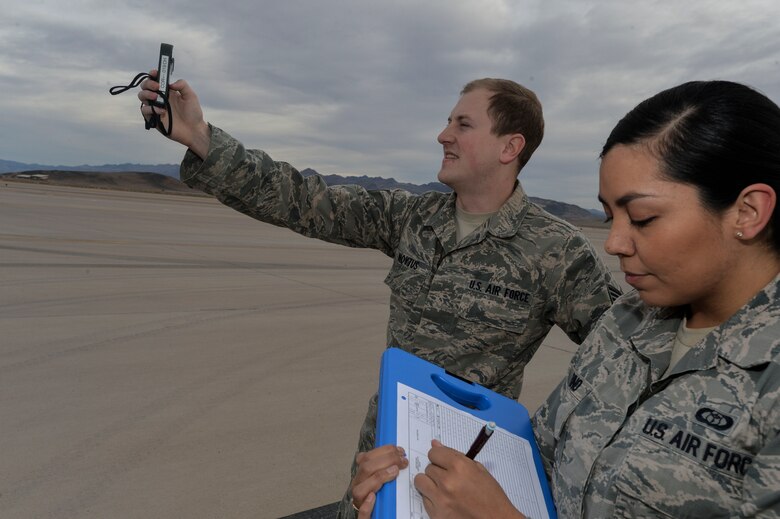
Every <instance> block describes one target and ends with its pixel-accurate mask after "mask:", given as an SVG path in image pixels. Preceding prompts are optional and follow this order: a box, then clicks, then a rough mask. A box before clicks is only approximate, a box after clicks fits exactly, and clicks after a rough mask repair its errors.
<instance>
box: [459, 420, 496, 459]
mask: <svg viewBox="0 0 780 519" xmlns="http://www.w3.org/2000/svg"><path fill="white" fill-rule="evenodd" d="M495 430H496V423H495V422H488V423H486V424H485V426H484V427H482V429H480V430H479V434H478V435H477V438H476V439H475V440H474V443H472V444H471V447H469V451H468V452H467V453H466V457H467V458H469V459H472V460H473V459H474V458H476V457H477V454H479V451H481V450H482V447H484V446H485V444H486V443H487V441H488V440H489V439H490V435H492V434H493V431H495Z"/></svg>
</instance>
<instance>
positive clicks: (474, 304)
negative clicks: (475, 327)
mask: <svg viewBox="0 0 780 519" xmlns="http://www.w3.org/2000/svg"><path fill="white" fill-rule="evenodd" d="M507 290H511V289H504V288H501V289H500V290H499V291H498V293H496V294H489V293H485V292H479V291H474V290H466V291H464V292H463V294H462V295H461V298H460V302H459V305H458V314H459V315H460V317H462V318H463V319H466V320H467V321H471V322H474V323H479V324H483V325H485V326H489V327H491V328H498V329H500V330H505V331H507V332H511V333H517V334H520V333H523V331H524V330H525V328H526V325H527V324H528V318H529V315H530V313H531V309H530V307H531V305H530V303H529V302H527V301H529V300H530V296H529V295H527V294H524V295H522V296H518V297H522V299H520V300H518V299H512V296H513V295H514V294H512V293H507V292H506V291H507Z"/></svg>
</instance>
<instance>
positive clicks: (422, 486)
mask: <svg viewBox="0 0 780 519" xmlns="http://www.w3.org/2000/svg"><path fill="white" fill-rule="evenodd" d="M495 428H496V427H495V424H494V423H491V424H486V425H485V427H483V428H482V430H480V433H479V434H478V435H477V438H476V439H475V440H474V442H473V443H472V445H471V448H469V451H468V452H467V453H466V455H464V454H463V453H462V452H459V451H457V450H455V449H451V448H449V447H445V446H444V445H442V443H441V442H440V441H438V440H433V441H432V442H431V450H429V451H428V461H430V464H429V465H428V466H427V467H426V468H425V472H424V473H420V474H417V475H416V476H415V478H414V486H415V488H416V489H417V491H418V492H420V494H422V496H423V505H424V506H425V511H426V512H427V513H428V515H429V516H430V517H431V519H440V518H453V517H457V518H472V517H473V518H475V519H476V518H481V517H501V518H502V519H525V516H524V515H523V514H522V513H520V511H519V510H517V509H516V508H515V507H514V506H513V505H512V503H511V501H509V498H508V497H507V496H506V494H505V493H504V490H503V489H502V488H501V486H500V485H499V484H498V482H497V481H496V480H495V479H494V478H493V476H491V475H490V473H489V472H488V471H487V469H486V468H485V467H484V466H483V465H482V464H481V463H479V462H478V461H474V460H473V457H476V456H477V454H479V451H480V450H481V449H482V447H484V445H485V443H486V442H487V440H488V439H489V438H490V436H491V435H492V434H493V431H495ZM468 455H471V456H468Z"/></svg>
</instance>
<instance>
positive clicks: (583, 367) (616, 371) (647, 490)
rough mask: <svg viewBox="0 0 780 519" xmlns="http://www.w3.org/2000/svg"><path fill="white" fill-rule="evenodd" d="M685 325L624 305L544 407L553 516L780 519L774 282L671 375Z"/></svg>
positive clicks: (779, 329)
mask: <svg viewBox="0 0 780 519" xmlns="http://www.w3.org/2000/svg"><path fill="white" fill-rule="evenodd" d="M683 317H684V309H683V308H669V307H649V306H647V305H643V304H642V303H641V302H640V300H639V294H638V293H637V292H632V293H631V294H628V295H626V296H624V297H623V298H621V299H620V300H619V301H617V302H616V303H615V305H614V306H613V307H612V308H611V309H610V310H609V311H608V312H607V313H606V314H604V318H603V319H602V320H601V321H600V322H599V325H598V326H597V327H596V328H595V329H594V331H593V334H592V335H591V336H590V337H589V338H588V340H587V341H586V342H585V343H584V344H583V345H582V347H581V348H580V349H579V351H578V352H577V354H576V355H575V358H574V359H573V360H572V367H571V369H570V371H569V374H568V377H567V379H564V381H563V382H561V384H560V386H558V388H557V389H556V390H555V391H554V392H553V393H552V395H551V396H550V398H549V399H548V401H547V402H546V403H545V404H544V405H543V406H542V407H541V408H540V409H539V411H538V413H537V415H536V416H535V418H534V431H535V432H536V436H537V440H538V442H539V447H540V449H541V452H542V458H543V459H544V462H545V465H546V467H545V468H546V471H547V474H550V475H551V478H552V489H553V494H554V496H553V497H554V500H555V504H556V506H557V508H558V515H559V516H560V517H766V518H769V517H774V518H777V517H780V342H778V337H780V277H777V278H775V280H774V281H773V282H772V283H770V284H769V285H768V286H767V287H766V288H764V290H762V291H761V292H759V293H758V294H757V295H756V296H755V297H753V299H752V300H751V301H750V302H749V303H748V304H747V305H745V306H744V307H742V308H741V309H740V310H739V311H738V312H737V313H736V314H734V315H733V316H731V318H729V319H728V320H727V321H726V322H725V323H723V324H721V325H720V326H718V327H716V328H715V329H714V330H713V331H712V332H710V333H708V334H706V335H705V338H704V339H703V342H702V343H700V344H699V345H697V346H696V348H695V349H692V350H691V352H690V353H689V354H688V355H686V356H685V357H683V358H682V359H681V360H680V361H679V362H678V363H677V364H675V365H673V366H672V367H671V369H670V370H668V373H667V368H668V367H669V365H670V360H671V358H672V345H673V344H674V338H675V334H676V333H677V330H678V328H679V327H680V321H681V320H682V319H683ZM553 467H554V469H553Z"/></svg>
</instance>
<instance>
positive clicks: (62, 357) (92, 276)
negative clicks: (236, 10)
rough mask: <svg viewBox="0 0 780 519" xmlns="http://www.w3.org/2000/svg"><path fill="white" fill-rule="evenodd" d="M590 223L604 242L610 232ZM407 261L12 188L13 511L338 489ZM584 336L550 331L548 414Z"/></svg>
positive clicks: (282, 497)
mask: <svg viewBox="0 0 780 519" xmlns="http://www.w3.org/2000/svg"><path fill="white" fill-rule="evenodd" d="M586 232H587V234H588V236H589V237H590V238H591V240H592V241H593V243H594V245H595V246H596V247H597V249H598V250H599V251H600V252H602V253H603V249H602V245H603V241H604V238H605V237H606V230H603V229H586ZM608 261H609V265H610V267H611V268H612V269H613V271H614V272H616V273H618V274H619V272H618V270H619V269H618V267H617V263H616V261H615V260H614V259H612V258H609V259H608ZM389 267H390V259H389V258H387V257H385V256H384V255H383V254H381V253H379V252H377V251H372V250H360V249H350V248H346V247H340V246H336V245H330V244H327V243H324V242H321V241H318V240H312V239H308V238H303V237H300V236H298V235H295V234H294V233H292V232H290V231H288V230H285V229H280V228H277V227H274V226H271V225H267V224H262V223H259V222H256V221H255V220H252V219H251V218H248V217H246V216H243V215H240V214H238V213H236V212H235V211H233V210H231V209H229V208H227V207H224V206H222V205H220V204H219V203H218V202H216V201H215V200H213V199H210V198H199V197H190V196H177V195H163V194H143V193H132V192H121V191H103V190H96V189H79V188H65V187H55V186H42V185H34V184H24V183H18V182H7V183H5V182H3V183H0V517H2V518H25V519H27V518H49V517H51V518H58V519H61V518H80V519H83V518H106V517H111V518H144V519H148V518H151V517H154V518H180V517H181V518H184V517H186V518H191V519H198V518H275V517H281V516H285V515H290V514H294V513H296V512H300V511H302V510H307V509H310V508H316V507H319V506H322V505H325V504H328V503H332V502H334V501H337V500H338V499H340V497H341V494H342V492H343V491H344V489H345V488H346V486H347V484H348V472H349V466H350V464H351V460H352V455H353V452H354V448H355V446H356V443H357V433H358V430H359V427H360V424H361V422H362V419H363V416H364V413H365V408H366V401H367V399H368V397H369V396H370V395H371V394H372V393H373V392H374V391H375V390H376V386H377V379H378V370H379V357H380V354H381V352H382V351H383V349H384V344H385V326H386V321H387V314H388V309H387V302H388V297H389V291H388V289H387V287H386V286H385V285H384V283H383V280H384V277H385V275H386V274H387V270H388V269H389ZM619 277H620V278H621V279H622V276H619ZM575 347H576V346H575V345H574V344H573V343H571V342H570V341H569V340H568V338H566V336H565V335H564V334H563V333H562V332H560V330H557V329H555V330H554V331H553V333H551V334H550V336H549V337H548V339H547V341H546V342H545V344H544V346H543V347H542V349H541V350H540V352H539V353H538V354H537V356H536V357H535V358H534V360H533V362H532V363H531V365H530V367H529V368H528V370H527V375H526V382H525V387H524V390H523V394H522V395H521V398H520V400H521V402H523V403H524V404H525V405H526V406H527V407H528V408H529V411H531V412H533V410H534V409H536V407H537V406H538V405H539V403H540V402H541V401H542V400H543V399H544V397H545V396H546V395H547V393H548V392H549V391H550V390H551V389H552V387H554V386H555V385H556V384H557V382H558V381H559V380H560V377H561V376H562V375H563V373H564V372H565V370H566V365H567V363H568V361H569V358H570V357H571V354H572V353H573V352H574V350H575Z"/></svg>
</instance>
